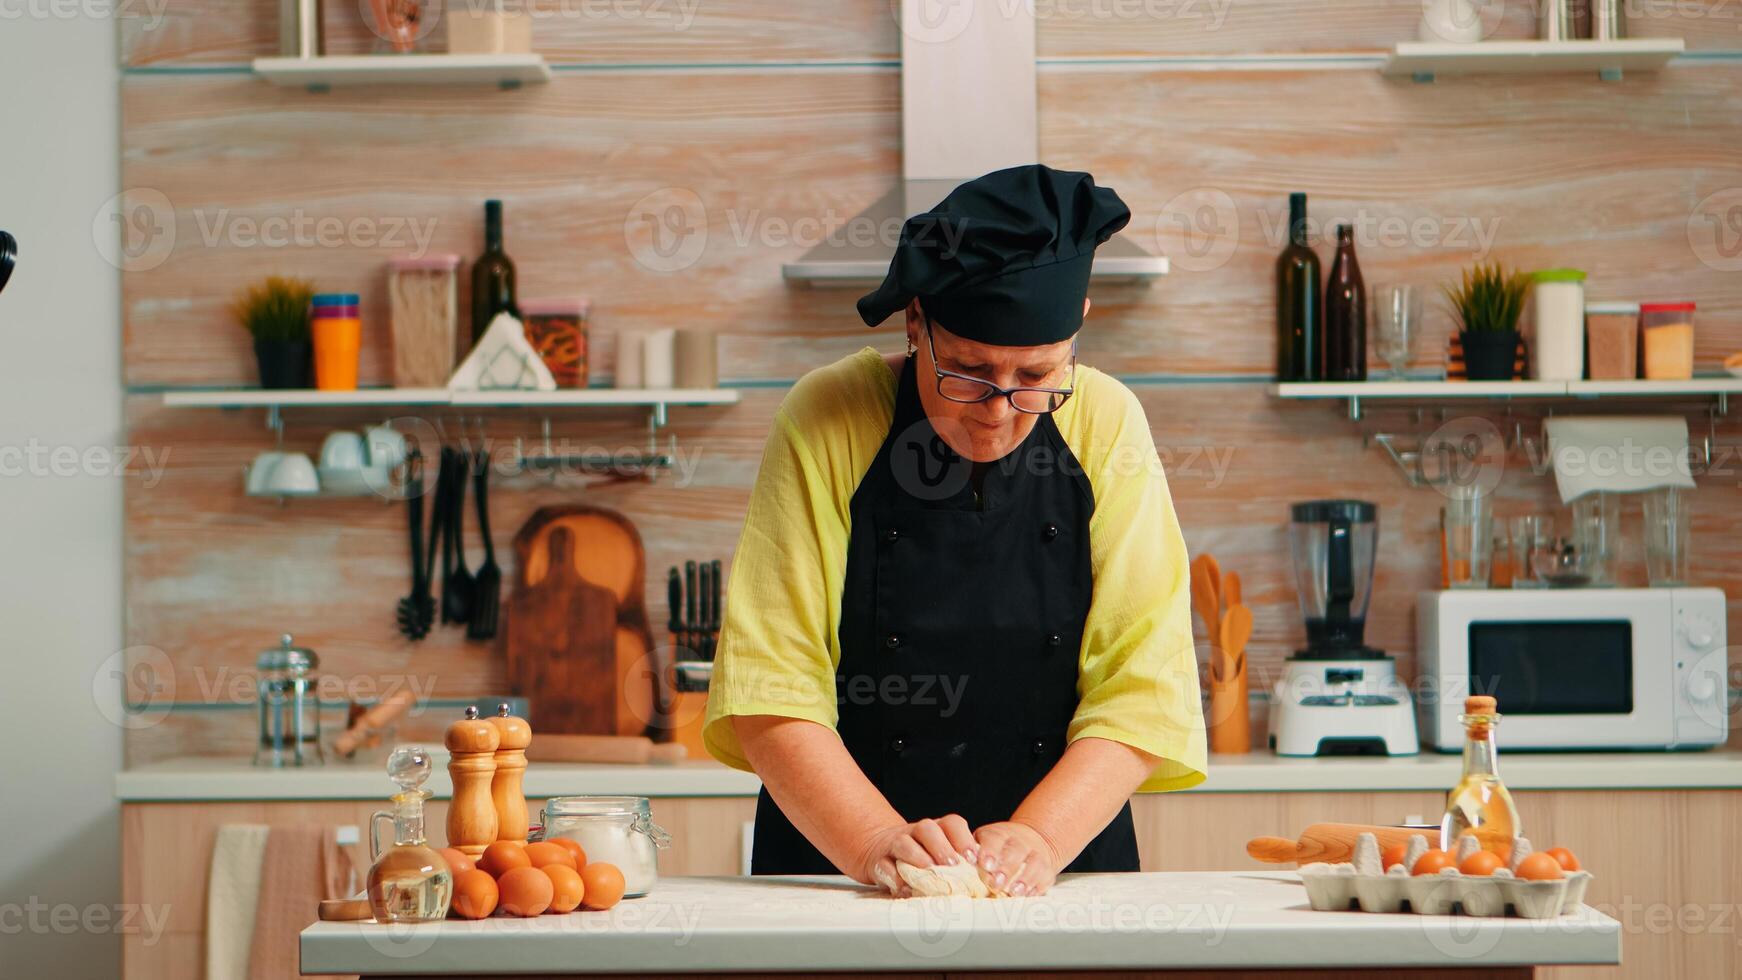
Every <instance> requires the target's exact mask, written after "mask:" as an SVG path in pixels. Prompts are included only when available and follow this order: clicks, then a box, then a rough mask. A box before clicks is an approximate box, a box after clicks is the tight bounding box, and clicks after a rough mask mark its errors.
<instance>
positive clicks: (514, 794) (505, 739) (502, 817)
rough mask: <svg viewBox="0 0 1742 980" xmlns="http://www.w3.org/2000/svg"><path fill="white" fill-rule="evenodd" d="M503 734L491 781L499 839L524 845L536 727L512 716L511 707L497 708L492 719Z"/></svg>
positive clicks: (501, 706) (500, 706) (501, 705)
mask: <svg viewBox="0 0 1742 980" xmlns="http://www.w3.org/2000/svg"><path fill="white" fill-rule="evenodd" d="M490 723H491V724H493V725H495V726H496V731H497V733H498V734H499V735H501V742H500V743H499V744H498V746H497V748H496V775H495V776H494V777H493V778H492V779H491V780H490V799H491V801H492V802H493V803H494V804H495V806H496V839H497V840H517V841H521V842H522V843H524V842H525V841H526V834H527V824H528V820H527V814H526V789H525V783H524V779H525V776H526V747H527V746H528V745H531V744H532V726H531V725H529V724H527V723H526V719H525V718H517V717H515V716H514V715H511V714H509V713H508V705H506V704H500V705H497V706H496V717H494V718H491V719H490Z"/></svg>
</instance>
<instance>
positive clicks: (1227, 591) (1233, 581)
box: [1221, 572, 1240, 609]
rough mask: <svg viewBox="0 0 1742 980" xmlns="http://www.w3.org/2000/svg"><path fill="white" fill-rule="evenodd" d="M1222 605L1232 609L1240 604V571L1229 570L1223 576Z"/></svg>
mask: <svg viewBox="0 0 1742 980" xmlns="http://www.w3.org/2000/svg"><path fill="white" fill-rule="evenodd" d="M1221 591H1222V606H1223V608H1224V609H1232V608H1234V607H1235V606H1238V605H1239V604H1240V573H1239V572H1227V573H1225V574H1224V575H1223V576H1222V590H1221Z"/></svg>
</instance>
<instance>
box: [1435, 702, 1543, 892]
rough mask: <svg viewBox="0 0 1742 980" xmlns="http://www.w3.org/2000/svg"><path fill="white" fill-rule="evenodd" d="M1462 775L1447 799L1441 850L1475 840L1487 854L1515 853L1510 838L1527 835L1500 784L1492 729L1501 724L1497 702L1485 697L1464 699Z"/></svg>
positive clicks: (1515, 808)
mask: <svg viewBox="0 0 1742 980" xmlns="http://www.w3.org/2000/svg"><path fill="white" fill-rule="evenodd" d="M1458 720H1459V721H1460V722H1463V724H1464V775H1463V778H1461V779H1459V780H1458V785H1456V786H1454V787H1452V791H1451V792H1450V793H1448V794H1447V795H1446V814H1445V816H1444V817H1442V818H1441V819H1440V848H1441V849H1442V850H1446V851H1451V852H1453V853H1456V852H1457V848H1458V838H1460V837H1464V836H1466V835H1470V836H1474V837H1475V838H1476V841H1477V842H1478V843H1479V844H1481V846H1482V849H1483V850H1484V851H1493V852H1494V853H1496V854H1498V855H1500V856H1501V857H1502V858H1505V857H1508V856H1510V854H1511V853H1512V839H1513V838H1514V837H1517V836H1518V835H1519V834H1520V833H1523V827H1522V826H1521V825H1520V823H1519V821H1518V808H1517V807H1516V806H1514V805H1513V804H1512V794H1511V793H1509V792H1507V791H1506V784H1505V783H1502V782H1501V781H1500V770H1499V765H1498V762H1497V760H1496V758H1495V753H1496V750H1495V747H1494V728H1495V726H1496V725H1498V724H1499V723H1500V713H1499V712H1498V711H1496V710H1495V701H1494V699H1493V698H1491V697H1487V696H1485V695H1476V696H1474V697H1469V698H1465V699H1464V713H1463V714H1462V715H1459V716H1458Z"/></svg>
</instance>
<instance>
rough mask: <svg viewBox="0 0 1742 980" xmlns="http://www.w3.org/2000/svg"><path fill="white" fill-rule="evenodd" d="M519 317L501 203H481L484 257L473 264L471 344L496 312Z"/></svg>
mask: <svg viewBox="0 0 1742 980" xmlns="http://www.w3.org/2000/svg"><path fill="white" fill-rule="evenodd" d="M503 312H506V313H511V314H513V315H514V316H516V317H518V316H519V315H520V307H519V305H518V304H517V303H516V302H515V296H514V262H513V260H511V259H510V258H508V253H507V252H504V251H503V250H502V202H501V201H485V202H484V254H482V255H480V256H478V261H477V262H474V263H472V343H474V344H476V343H477V342H478V338H480V337H482V336H484V331H486V330H488V329H490V321H491V320H494V319H496V314H498V313H503Z"/></svg>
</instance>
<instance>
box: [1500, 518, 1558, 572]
mask: <svg viewBox="0 0 1742 980" xmlns="http://www.w3.org/2000/svg"><path fill="white" fill-rule="evenodd" d="M1508 525H1509V527H1508V530H1509V531H1510V532H1511V534H1510V537H1511V545H1512V587H1513V588H1515V589H1540V588H1542V587H1543V583H1542V581H1541V580H1540V579H1538V578H1537V577H1536V572H1535V570H1533V569H1532V568H1531V565H1530V556H1531V553H1532V552H1534V551H1536V549H1538V548H1546V547H1548V546H1549V545H1550V544H1551V543H1553V541H1554V515H1553V514H1525V515H1522V516H1520V517H1514V518H1512V520H1511V521H1509V522H1508Z"/></svg>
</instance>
